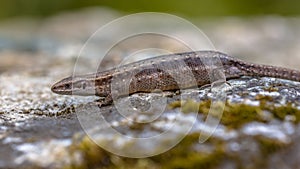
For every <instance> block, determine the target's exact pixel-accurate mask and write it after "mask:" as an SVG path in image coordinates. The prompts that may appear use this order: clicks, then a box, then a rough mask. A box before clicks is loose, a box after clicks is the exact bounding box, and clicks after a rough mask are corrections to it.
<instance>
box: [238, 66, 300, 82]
mask: <svg viewBox="0 0 300 169" xmlns="http://www.w3.org/2000/svg"><path fill="white" fill-rule="evenodd" d="M240 66H241V69H242V70H243V71H244V72H246V75H247V76H254V77H255V76H258V77H275V78H280V79H287V80H293V81H298V82H300V71H299V70H293V69H288V68H283V67H277V66H269V65H258V64H251V63H250V64H242V65H240Z"/></svg>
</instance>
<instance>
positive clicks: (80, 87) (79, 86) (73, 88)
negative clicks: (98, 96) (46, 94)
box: [51, 76, 96, 96]
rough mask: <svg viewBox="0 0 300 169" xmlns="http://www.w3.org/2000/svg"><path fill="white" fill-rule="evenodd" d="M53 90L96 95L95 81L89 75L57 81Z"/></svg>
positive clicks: (58, 92)
mask: <svg viewBox="0 0 300 169" xmlns="http://www.w3.org/2000/svg"><path fill="white" fill-rule="evenodd" d="M51 91H52V92H54V93H57V94H63V95H81V96H87V95H95V92H96V88H95V81H94V80H93V78H92V77H91V78H89V77H87V76H84V77H83V76H74V77H67V78H64V79H62V80H60V81H59V82H57V83H55V84H54V85H53V86H52V87H51Z"/></svg>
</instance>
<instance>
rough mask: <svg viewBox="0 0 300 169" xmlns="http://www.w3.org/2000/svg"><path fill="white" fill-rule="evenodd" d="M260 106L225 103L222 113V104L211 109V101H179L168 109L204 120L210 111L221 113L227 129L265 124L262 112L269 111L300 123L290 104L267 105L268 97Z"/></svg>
mask: <svg viewBox="0 0 300 169" xmlns="http://www.w3.org/2000/svg"><path fill="white" fill-rule="evenodd" d="M259 99H260V106H252V105H247V104H233V103H228V102H226V103H225V108H224V111H223V106H222V103H216V104H214V106H213V107H211V101H210V100H206V101H201V102H195V101H193V100H187V101H185V102H184V103H183V104H182V103H181V102H180V101H176V102H175V103H171V104H170V106H169V107H170V108H178V107H180V106H181V104H182V106H181V111H182V112H183V113H192V112H199V113H201V114H203V115H204V116H203V118H204V120H205V119H206V117H207V115H208V113H209V111H210V109H212V110H211V112H210V113H216V114H211V115H214V116H218V115H221V114H218V113H220V112H223V114H222V116H220V117H221V123H222V124H223V125H225V126H227V127H228V128H235V129H236V128H239V127H241V126H242V125H244V124H246V123H249V122H252V121H258V122H267V121H266V118H265V117H264V115H263V111H269V112H270V113H271V114H273V116H274V117H275V118H278V119H279V120H284V119H285V117H286V116H287V115H291V116H294V117H295V123H299V121H300V110H298V109H297V108H295V107H293V105H292V104H287V105H285V106H274V104H267V103H268V102H269V101H271V99H270V98H269V97H260V98H259Z"/></svg>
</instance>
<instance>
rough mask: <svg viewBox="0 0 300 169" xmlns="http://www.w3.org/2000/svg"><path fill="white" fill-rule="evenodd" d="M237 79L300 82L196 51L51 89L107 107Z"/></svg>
mask: <svg viewBox="0 0 300 169" xmlns="http://www.w3.org/2000/svg"><path fill="white" fill-rule="evenodd" d="M220 72H223V73H224V74H222V73H220ZM223 75H225V77H224V76H223ZM241 76H256V77H263V76H266V77H276V78H281V79H288V80H293V81H300V71H297V70H292V69H287V68H281V67H275V66H267V65H259V64H252V63H247V62H244V61H241V60H239V59H236V58H234V57H231V56H228V55H226V54H223V53H220V52H215V51H196V52H187V53H177V54H170V55H163V56H158V57H154V58H150V59H146V60H141V61H138V62H134V63H130V64H127V65H123V66H120V67H118V68H114V69H110V70H107V71H103V72H96V73H93V74H86V75H80V76H74V77H68V78H65V79H63V80H61V81H59V82H57V83H55V84H54V85H53V86H52V88H51V90H52V91H53V92H54V93H57V94H63V95H83V96H84V95H97V96H100V97H105V101H104V104H110V103H112V95H114V96H126V95H128V94H133V93H137V92H152V91H155V90H158V89H159V90H162V91H167V90H178V89H185V88H191V87H195V86H203V85H207V84H210V83H211V82H214V81H216V80H222V81H223V80H225V78H226V80H228V79H234V78H240V77H241Z"/></svg>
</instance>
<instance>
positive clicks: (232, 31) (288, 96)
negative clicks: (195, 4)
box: [0, 8, 300, 168]
mask: <svg viewBox="0 0 300 169" xmlns="http://www.w3.org/2000/svg"><path fill="white" fill-rule="evenodd" d="M99 16H101V17H99ZM118 16H120V14H118V13H116V12H114V11H110V10H107V9H105V10H104V9H96V8H94V9H87V10H83V11H79V12H75V13H69V14H61V15H58V16H54V17H52V18H49V19H46V20H44V21H43V22H42V21H38V20H19V19H16V20H14V21H11V22H8V23H2V24H1V25H2V26H1V29H0V37H3V38H0V59H1V62H0V73H1V74H0V93H1V97H0V105H1V106H0V147H1V148H0V168H8V167H9V168H26V167H41V168H47V167H48V168H61V167H63V166H74V167H79V168H80V167H81V168H93V167H97V166H98V167H99V166H100V167H101V166H109V167H111V168H114V167H115V168H118V167H120V166H123V167H125V168H126V166H127V167H128V168H129V166H130V165H131V164H134V167H136V168H151V167H150V166H152V167H153V168H159V167H160V166H163V167H166V168H168V167H175V166H177V167H178V166H179V167H180V166H181V167H182V168H184V167H190V168H191V167H195V166H191V165H190V166H189V165H186V164H185V163H184V161H187V162H188V163H189V164H195V165H196V166H197V165H198V167H200V166H202V167H205V166H206V168H209V167H210V168H297V167H299V166H300V163H299V160H298V159H299V154H300V153H299V152H300V149H299V148H300V146H299V142H300V140H299V138H300V132H299V131H300V130H299V129H300V126H299V123H298V116H297V114H289V113H287V112H289V111H291V110H293V111H291V112H298V111H299V109H300V105H299V104H300V98H299V97H300V96H299V92H300V87H299V86H300V85H299V83H298V82H292V81H288V80H281V79H274V78H255V77H252V78H251V77H244V78H241V79H237V80H231V81H228V84H226V85H225V87H224V88H222V91H224V92H225V93H226V99H227V104H238V105H244V104H245V105H247V106H252V108H253V107H259V106H260V105H261V104H262V102H263V104H264V105H267V106H266V107H267V108H268V106H269V107H272V106H276V107H281V106H283V107H284V106H286V107H285V108H286V109H282V110H281V112H282V114H283V115H282V116H281V114H280V111H279V112H277V114H278V115H276V114H273V112H272V111H270V110H266V109H265V108H266V107H264V108H261V109H258V110H257V111H258V112H259V113H260V114H259V116H260V117H259V119H258V120H253V121H250V122H247V123H243V124H238V125H237V126H234V127H232V126H230V125H228V124H227V125H226V124H225V123H224V124H222V122H223V121H222V122H221V124H220V125H218V127H217V128H216V130H215V132H213V133H212V136H211V137H210V138H209V140H208V141H206V142H205V143H203V144H200V143H199V142H198V137H199V136H198V135H197V134H199V133H202V132H204V133H207V132H209V131H210V128H209V126H205V124H204V119H205V118H204V117H205V113H203V112H202V113H201V112H200V113H197V112H192V113H191V112H189V111H190V110H194V109H193V106H194V105H195V103H196V102H200V103H201V102H205V101H207V100H208V99H213V98H214V95H213V90H212V89H209V86H208V87H206V88H205V87H204V88H201V89H190V90H185V91H182V92H181V95H178V94H177V95H174V94H173V93H169V92H166V93H163V94H165V95H168V97H166V98H167V99H166V100H160V98H161V97H160V96H161V95H162V93H152V94H134V95H132V96H130V97H125V98H121V99H119V103H120V109H121V110H122V112H125V113H127V114H125V115H124V114H120V113H119V111H117V109H116V107H114V106H107V107H103V108H101V109H100V111H99V108H98V107H97V106H96V105H95V104H94V103H93V101H94V100H95V99H96V98H95V97H75V96H74V97H73V96H60V95H55V94H53V93H52V92H51V91H50V86H51V84H53V83H54V82H55V81H56V80H59V79H60V78H62V77H65V76H69V75H71V74H72V72H73V66H74V64H75V62H76V56H77V54H78V52H79V50H80V48H81V46H82V44H83V43H84V41H85V40H86V39H87V38H88V37H89V36H90V34H91V33H93V32H94V30H95V29H97V28H98V27H99V26H101V25H104V24H105V23H106V22H107V21H109V20H111V19H113V18H117V17H118ZM78 18H81V19H80V20H83V21H84V23H79V22H78ZM195 22H196V24H197V25H199V27H200V28H202V29H203V31H204V32H205V33H206V34H207V35H208V36H209V37H211V39H212V41H213V42H214V44H215V46H216V48H217V49H218V50H222V51H225V52H227V53H229V54H233V55H236V56H242V57H241V59H244V60H248V61H253V62H254V61H255V62H257V63H266V64H274V65H281V66H286V67H292V68H296V69H300V66H299V64H298V63H299V61H300V53H299V50H298V49H299V46H298V44H300V43H299V39H300V38H299V34H300V31H299V30H300V29H299V26H300V24H299V23H300V20H299V19H298V18H281V17H262V18H250V19H242V18H219V19H216V20H210V21H203V20H201V21H195ZM20 27H22V28H23V29H22V30H20V29H19V28H20ZM75 28H76V29H75ZM34 30H37V31H34ZM107 36H108V37H107V38H106V39H104V40H103V39H102V41H101V42H105V41H109V39H110V37H109V36H113V34H108V35H107ZM166 44H169V43H166ZM137 45H138V44H137ZM159 45H161V46H162V47H164V45H165V44H164V43H163V42H161V43H159ZM169 45H170V44H169ZM99 50H103V48H102V46H101V45H100V46H97V47H95V48H94V49H93V50H92V51H91V52H90V53H88V54H86V57H85V58H84V59H79V61H78V62H77V65H76V71H78V72H87V71H89V70H91V69H90V67H94V66H97V64H98V63H95V61H94V57H95V56H96V53H97V51H99ZM123 51H126V52H123ZM129 51H130V49H127V48H126V47H123V48H118V50H116V51H115V52H113V53H112V54H111V56H110V57H108V58H107V59H105V60H104V62H103V63H102V64H103V65H102V66H103V67H104V68H107V67H111V66H113V65H114V64H117V63H119V62H120V61H122V58H123V57H124V56H126V54H128V53H129ZM287 58H288V59H287ZM91 65H92V66H91ZM220 90H221V89H220ZM180 98H183V99H184V100H187V99H194V100H195V101H194V102H195V103H194V102H192V103H191V104H190V105H185V106H183V108H182V109H180V108H178V107H176V106H175V107H174V108H168V105H169V104H174V102H175V103H176V101H178V100H180ZM157 100H158V101H159V102H155V101H157ZM151 103H152V104H151ZM155 103H156V106H155ZM163 103H166V104H163ZM187 103H190V102H187ZM126 105H133V107H135V109H132V107H131V108H130V107H127V108H126ZM151 105H152V107H151ZM153 105H154V106H153ZM164 106H166V107H164ZM247 106H246V107H238V109H239V111H241V112H243V110H244V111H245V112H248V108H249V107H247ZM184 108H185V109H184ZM252 108H251V110H252ZM228 109H229V110H233V108H228ZM255 110H256V108H255ZM297 110H298V111H297ZM224 116H225V115H224ZM99 117H103V118H104V119H105V120H106V121H107V122H109V123H108V124H110V125H111V126H113V128H114V129H115V130H116V131H118V132H119V133H122V134H123V135H127V136H131V137H139V138H149V137H152V136H155V135H157V134H160V133H162V132H163V131H167V130H170V131H171V132H170V133H169V134H168V135H167V136H166V137H163V138H160V139H157V140H155V141H153V142H151V143H149V144H146V143H145V142H142V143H141V142H134V141H132V140H130V139H125V138H123V137H118V136H116V135H115V134H113V133H110V131H109V130H106V128H105V126H103V124H100V125H94V124H95V123H93V122H97V120H98V119H97V118H99ZM299 117H300V116H299ZM245 118H247V116H246V117H245ZM254 118H256V117H254ZM78 119H79V120H78ZM84 120H86V121H87V123H84V124H85V125H83V124H82V122H83V121H84ZM153 120H154V121H153ZM133 121H135V122H133ZM80 122H81V124H80ZM136 122H143V123H136ZM145 122H151V123H145ZM190 124H194V126H193V128H192V129H191V131H190V134H188V135H187V136H185V134H187V133H186V131H187V130H186V129H189V127H190ZM82 127H83V128H84V130H83V128H82ZM101 127H104V128H101ZM85 133H90V134H91V135H90V136H92V137H93V138H95V139H94V141H96V142H97V143H98V144H101V145H110V146H113V147H114V148H116V149H117V150H118V151H119V152H120V153H132V154H131V155H134V154H135V153H143V151H144V152H145V151H153V152H155V151H157V152H160V151H162V150H163V149H160V148H161V147H158V145H162V144H167V143H172V141H174V140H176V139H178V138H180V137H182V136H185V137H184V138H186V139H184V140H187V142H188V143H189V144H186V143H185V141H184V140H183V142H181V143H179V146H178V147H179V148H178V147H176V148H174V149H172V150H174V151H175V150H178V152H177V153H175V152H174V151H172V150H171V151H168V152H166V153H163V154H159V155H157V156H154V157H149V158H144V159H125V158H122V157H119V156H117V155H114V154H112V153H108V152H106V151H103V149H100V148H99V147H97V146H95V145H94V144H92V143H90V142H89V141H86V137H85V136H84V135H85ZM193 134H196V137H194V135H193ZM189 139H191V140H192V142H191V141H190V142H189V141H188V140H189ZM143 143H144V144H143ZM186 145H188V148H189V149H185V150H184V151H182V150H181V151H180V146H181V147H184V148H185V146H186ZM220 147H221V148H220ZM133 150H134V152H132V151H133ZM195 152H196V153H195ZM168 153H169V154H168ZM172 153H174V154H175V155H174V154H172ZM185 153H186V154H187V156H189V157H191V158H180V157H181V156H184V155H183V154H185ZM176 155H177V156H178V158H176V157H177V156H176ZM203 156H205V157H207V158H203ZM170 157H173V158H170ZM192 157H194V158H192ZM95 159H96V160H95ZM159 159H163V160H165V161H168V162H169V165H167V164H165V163H164V162H163V161H160V160H159ZM182 159H184V160H182ZM93 160H95V161H93ZM189 160H190V161H189ZM215 161H218V162H217V163H216V162H215ZM92 163H95V165H88V164H92Z"/></svg>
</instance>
